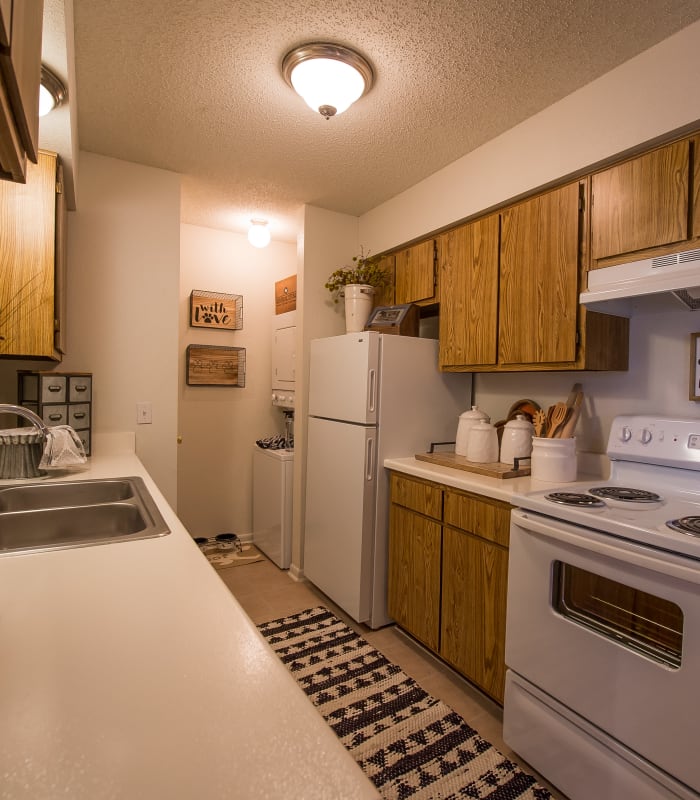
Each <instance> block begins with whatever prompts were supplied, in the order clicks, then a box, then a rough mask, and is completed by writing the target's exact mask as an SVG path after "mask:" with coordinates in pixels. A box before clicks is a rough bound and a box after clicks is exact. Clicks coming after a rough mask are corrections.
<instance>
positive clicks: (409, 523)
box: [388, 504, 442, 651]
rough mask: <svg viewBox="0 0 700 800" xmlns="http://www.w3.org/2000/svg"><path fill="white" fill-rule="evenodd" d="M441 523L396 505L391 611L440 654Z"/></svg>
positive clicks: (391, 519) (391, 535) (391, 554)
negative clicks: (438, 650)
mask: <svg viewBox="0 0 700 800" xmlns="http://www.w3.org/2000/svg"><path fill="white" fill-rule="evenodd" d="M441 542H442V530H441V525H440V523H439V522H436V521H434V520H431V519H428V518H427V517H423V516H421V515H419V514H415V513H413V512H412V511H409V510H408V509H405V508H402V507H401V506H397V505H394V504H392V506H391V510H390V515H389V588H388V610H389V615H390V616H391V617H393V618H394V619H395V620H396V622H397V624H398V625H400V626H401V627H402V628H405V629H406V630H407V631H408V632H409V633H411V634H412V635H413V636H415V637H416V639H418V640H419V641H421V642H423V644H425V645H426V646H427V647H429V648H430V649H431V650H435V651H437V649H438V644H439V636H440V550H441Z"/></svg>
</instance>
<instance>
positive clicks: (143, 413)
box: [136, 403, 153, 425]
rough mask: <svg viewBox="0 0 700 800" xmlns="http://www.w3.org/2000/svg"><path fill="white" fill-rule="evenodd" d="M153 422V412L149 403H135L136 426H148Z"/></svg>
mask: <svg viewBox="0 0 700 800" xmlns="http://www.w3.org/2000/svg"><path fill="white" fill-rule="evenodd" d="M152 422H153V412H152V409H151V404H150V403H136V424H137V425H150V424H151V423H152Z"/></svg>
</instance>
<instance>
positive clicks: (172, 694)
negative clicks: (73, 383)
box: [0, 451, 379, 800]
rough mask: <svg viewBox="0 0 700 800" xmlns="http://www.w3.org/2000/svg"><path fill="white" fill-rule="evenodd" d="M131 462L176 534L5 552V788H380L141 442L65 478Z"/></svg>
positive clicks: (126, 795) (317, 792)
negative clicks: (283, 656)
mask: <svg viewBox="0 0 700 800" xmlns="http://www.w3.org/2000/svg"><path fill="white" fill-rule="evenodd" d="M102 452H103V451H102ZM130 475H140V476H141V477H143V479H144V481H145V483H146V485H147V487H148V489H149V491H150V492H151V494H152V496H153V498H154V500H155V501H156V503H157V504H158V506H159V508H160V510H161V513H162V514H163V517H164V518H165V521H166V523H167V524H168V525H169V527H170V529H171V531H172V532H171V533H170V534H169V535H167V536H164V537H161V538H156V539H146V540H141V541H133V542H127V543H117V544H111V545H109V544H108V545H99V546H94V547H82V548H76V549H66V550H55V551H51V552H43V553H26V554H14V555H13V554H4V555H0V797H2V798H6V799H7V800H9V799H10V798H12V800H15V798H31V800H43V799H47V800H48V798H51V799H52V800H53V798H57V797H66V798H71V800H81V799H82V798H85V800H88V799H89V800H103V798H110V800H112V799H113V800H120V799H122V798H123V799H124V800H140V799H141V798H143V799H144V800H173V799H174V798H206V800H210V799H212V798H234V797H235V798H245V800H248V799H249V798H282V797H284V798H341V797H342V798H370V797H378V796H379V795H378V794H377V792H376V790H375V789H374V787H373V785H372V784H371V783H370V781H369V780H368V779H367V778H366V777H365V775H364V773H363V772H362V771H361V770H360V768H359V767H358V766H357V764H356V763H355V761H354V760H353V759H352V757H351V756H350V755H349V754H348V753H347V751H346V750H345V748H344V747H343V746H342V745H341V744H340V741H339V740H338V739H337V738H336V736H335V734H333V732H332V731H331V729H330V728H329V727H328V726H327V725H326V723H325V722H324V721H323V719H322V718H321V716H320V714H319V713H318V712H317V711H316V709H315V708H314V707H313V706H312V704H311V703H310V701H309V700H308V699H307V698H306V696H305V695H304V694H303V692H302V690H301V689H300V688H299V687H298V685H297V684H296V682H295V681H294V679H293V678H292V676H291V675H290V673H289V672H288V671H287V669H286V668H285V667H284V666H283V664H282V663H281V662H280V661H279V659H278V658H277V657H276V656H275V655H274V654H273V652H272V650H271V649H270V648H269V647H268V645H267V643H266V642H265V641H264V639H263V638H262V636H260V634H259V633H258V631H257V629H256V628H255V626H254V625H253V623H252V622H251V621H250V620H249V618H248V617H247V616H246V614H245V613H244V612H243V610H242V608H241V607H240V605H239V604H238V602H237V601H236V600H235V598H234V597H233V595H231V593H230V592H229V590H228V589H227V588H226V586H225V585H224V583H223V582H222V581H221V580H220V578H219V577H218V575H217V574H216V572H215V571H214V570H213V569H212V567H211V566H210V565H209V563H208V562H207V560H206V558H205V557H204V556H203V555H202V554H201V553H200V551H199V548H198V547H197V545H196V544H194V542H193V540H192V538H191V536H190V535H189V533H188V532H187V530H186V529H185V528H184V527H183V526H182V524H181V523H180V522H179V520H178V519H177V517H176V516H175V514H174V513H173V511H172V510H171V508H170V507H169V506H168V504H167V503H166V502H165V500H164V498H163V496H162V495H161V493H160V492H159V491H158V489H157V487H156V486H155V484H154V483H153V481H152V480H151V479H150V478H149V476H148V474H147V473H146V471H145V470H144V468H143V466H142V465H141V463H140V462H139V460H138V459H137V458H136V457H135V456H134V455H133V453H127V452H122V453H121V454H118V455H113V456H111V457H106V456H102V457H100V456H95V457H93V458H92V459H91V460H90V464H89V469H88V470H87V471H81V472H78V473H74V474H63V475H62V476H61V478H58V480H71V479H86V478H101V477H116V476H130ZM53 480H56V479H53ZM3 483H9V482H7V481H5V482H3Z"/></svg>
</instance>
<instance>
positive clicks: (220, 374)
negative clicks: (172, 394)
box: [185, 344, 245, 387]
mask: <svg viewBox="0 0 700 800" xmlns="http://www.w3.org/2000/svg"><path fill="white" fill-rule="evenodd" d="M185 359H186V367H187V369H186V382H187V385H188V386H236V387H243V386H245V347H222V346H219V345H211V344H191V345H189V346H188V347H187V353H186V356H185Z"/></svg>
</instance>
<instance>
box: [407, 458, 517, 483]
mask: <svg viewBox="0 0 700 800" xmlns="http://www.w3.org/2000/svg"><path fill="white" fill-rule="evenodd" d="M415 458H416V460H417V461H427V462H429V463H430V464H437V465H438V466H441V467H452V468H453V469H462V470H464V471H465V472H474V473H476V474H477V475H487V476H488V477H489V478H522V477H524V476H526V475H529V474H530V462H527V465H524V466H522V467H518V469H515V468H514V467H512V466H509V465H508V464H503V463H501V462H500V461H495V462H493V463H490V464H477V463H476V462H475V461H467V459H466V458H465V457H464V456H458V455H457V454H456V453H416V455H415Z"/></svg>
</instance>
